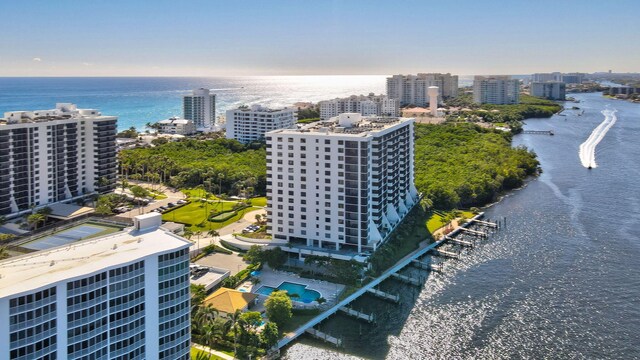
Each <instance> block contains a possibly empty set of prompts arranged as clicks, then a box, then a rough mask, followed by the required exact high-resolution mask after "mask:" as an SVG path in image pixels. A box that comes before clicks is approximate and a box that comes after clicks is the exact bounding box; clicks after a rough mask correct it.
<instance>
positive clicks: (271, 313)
mask: <svg viewBox="0 0 640 360" xmlns="http://www.w3.org/2000/svg"><path fill="white" fill-rule="evenodd" d="M264 307H265V309H266V310H267V317H268V318H269V320H270V321H273V322H275V323H276V324H277V325H278V327H282V326H283V325H284V324H286V323H287V322H288V321H289V319H291V316H292V315H293V313H292V312H291V309H292V307H293V306H292V304H291V299H290V298H289V296H287V292H286V291H274V292H272V293H271V294H269V297H268V298H267V300H266V301H265V303H264Z"/></svg>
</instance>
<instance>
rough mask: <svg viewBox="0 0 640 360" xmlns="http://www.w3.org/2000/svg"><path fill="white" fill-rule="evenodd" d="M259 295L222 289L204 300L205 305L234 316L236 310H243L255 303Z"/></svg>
mask: <svg viewBox="0 0 640 360" xmlns="http://www.w3.org/2000/svg"><path fill="white" fill-rule="evenodd" d="M257 297H258V295H256V294H252V293H248V292H242V291H238V290H234V289H228V288H220V289H218V290H216V291H215V292H214V293H213V294H211V295H209V296H207V298H206V299H204V304H205V305H211V306H212V307H213V308H214V309H216V310H218V311H221V312H225V313H227V314H233V313H235V312H236V310H242V309H244V308H245V307H247V305H249V304H250V303H251V302H252V301H254V300H255V299H256V298H257Z"/></svg>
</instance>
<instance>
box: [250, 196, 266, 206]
mask: <svg viewBox="0 0 640 360" xmlns="http://www.w3.org/2000/svg"><path fill="white" fill-rule="evenodd" d="M251 205H253V206H260V207H265V206H267V198H266V197H265V196H262V197H257V198H253V199H251Z"/></svg>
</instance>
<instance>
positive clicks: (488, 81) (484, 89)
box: [473, 75, 520, 105]
mask: <svg viewBox="0 0 640 360" xmlns="http://www.w3.org/2000/svg"><path fill="white" fill-rule="evenodd" d="M473 102H475V103H477V104H495V105H505V104H518V103H519V102H520V81H519V80H518V79H512V78H511V76H508V75H495V76H475V77H474V78H473Z"/></svg>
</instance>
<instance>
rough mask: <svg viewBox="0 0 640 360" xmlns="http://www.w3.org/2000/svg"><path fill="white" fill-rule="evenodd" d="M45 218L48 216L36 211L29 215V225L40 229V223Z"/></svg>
mask: <svg viewBox="0 0 640 360" xmlns="http://www.w3.org/2000/svg"><path fill="white" fill-rule="evenodd" d="M45 220H46V216H45V215H44V214H40V213H35V214H31V215H29V216H27V224H29V226H34V227H35V229H38V224H40V223H41V222H44V221H45Z"/></svg>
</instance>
